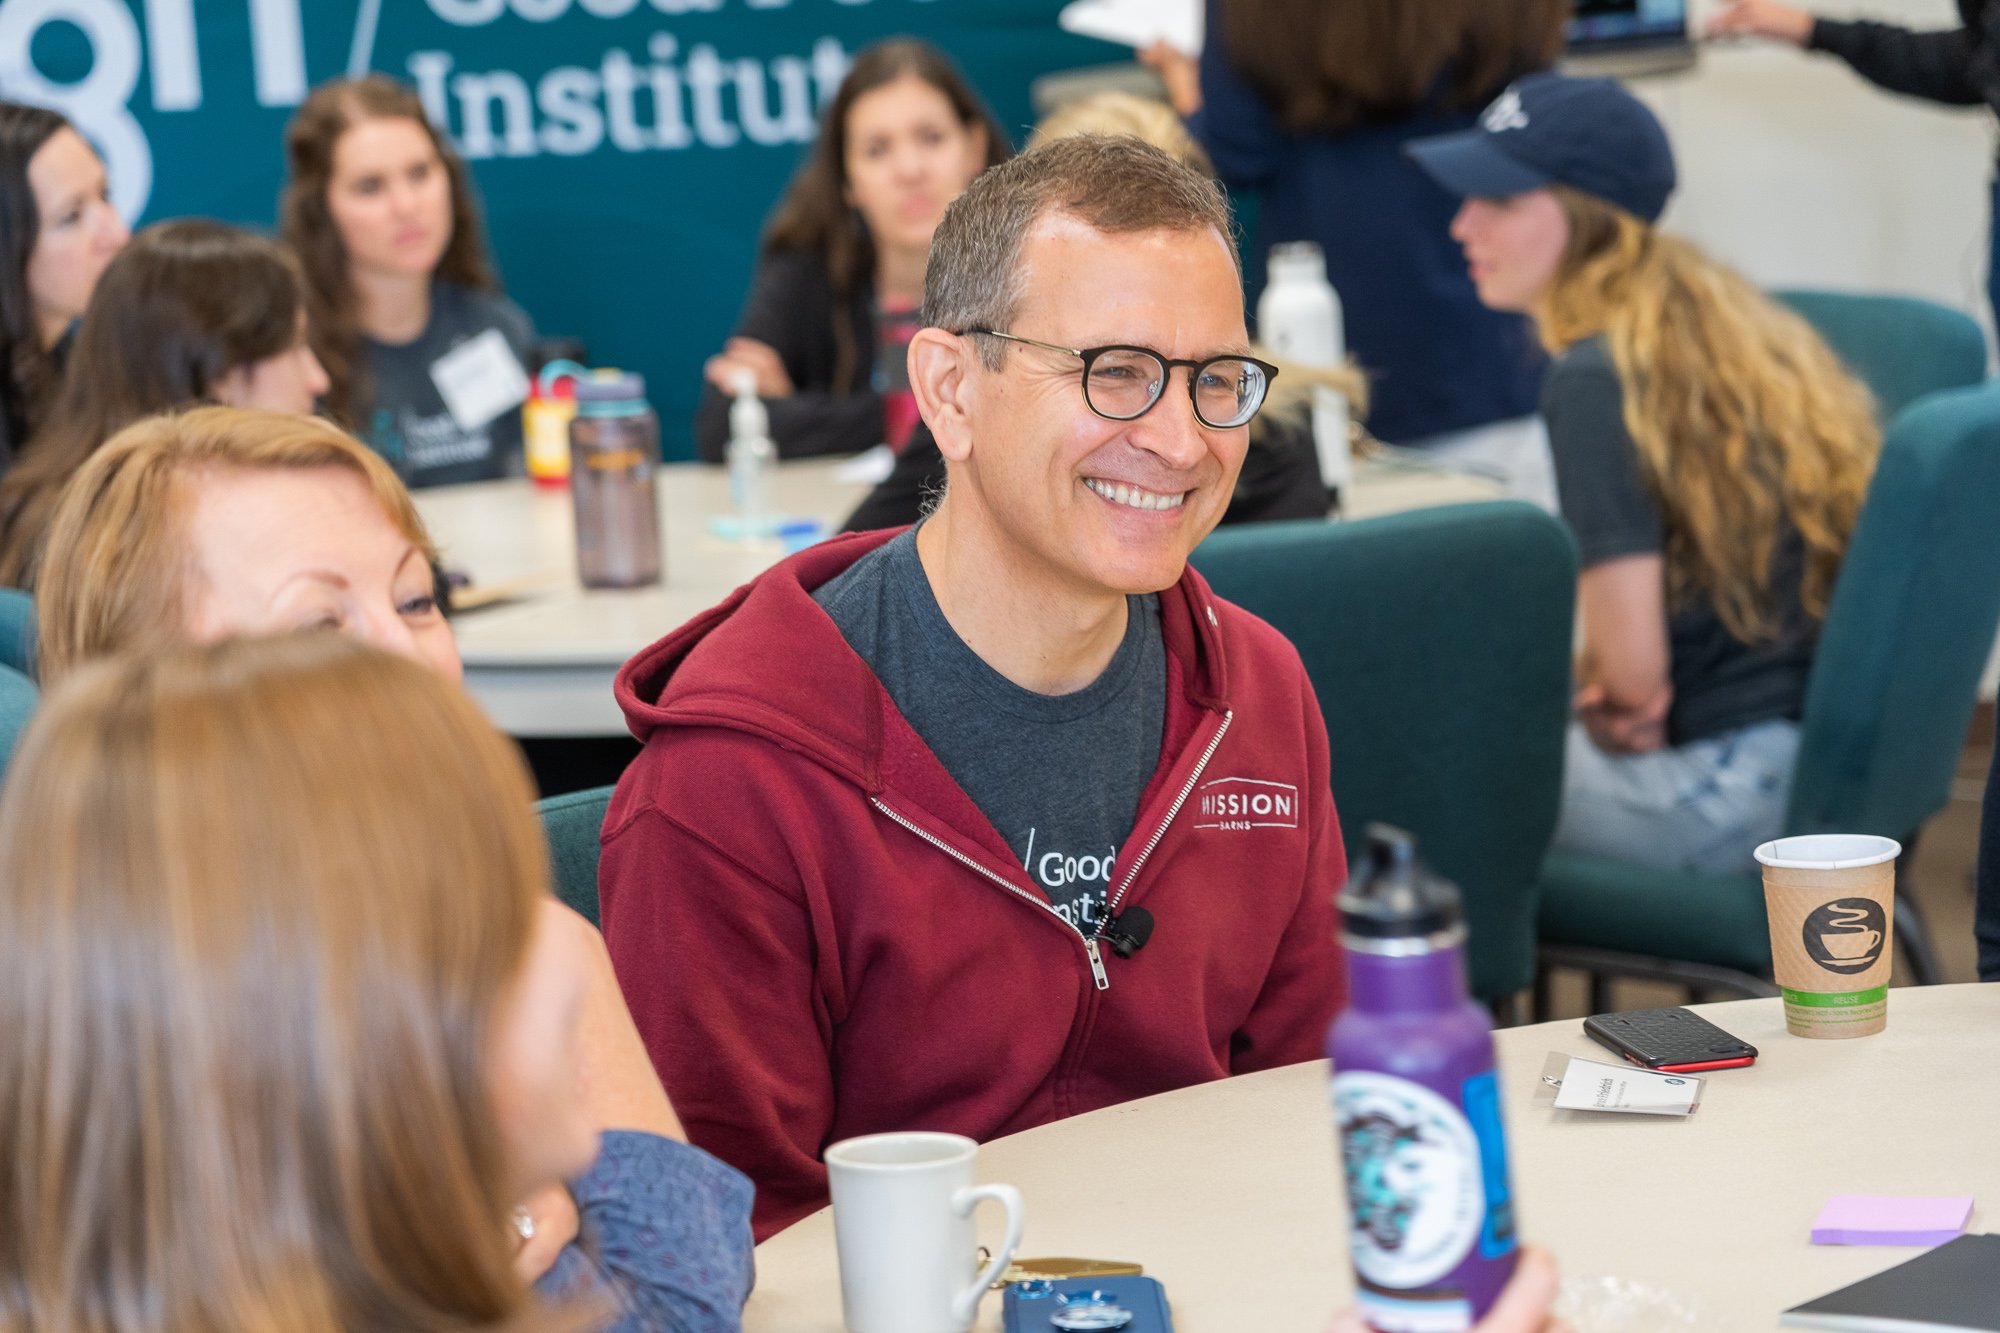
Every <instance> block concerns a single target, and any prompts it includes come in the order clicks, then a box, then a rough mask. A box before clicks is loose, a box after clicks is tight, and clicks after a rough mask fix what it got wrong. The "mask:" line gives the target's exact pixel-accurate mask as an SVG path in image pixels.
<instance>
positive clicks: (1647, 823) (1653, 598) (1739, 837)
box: [1411, 74, 1880, 874]
mask: <svg viewBox="0 0 2000 1333" xmlns="http://www.w3.org/2000/svg"><path fill="white" fill-rule="evenodd" d="M1411 151H1412V152H1413V153H1414V154H1415V155H1416V157H1417V160H1418V161H1420V162H1421V163H1423V165H1424V166H1425V168H1426V169H1427V170H1429V171H1430V172H1431V173H1432V174H1433V175H1434V176H1435V177H1436V178H1437V180H1438V181H1439V182H1440V183H1441V184H1442V185H1444V186H1445V187H1446V188H1447V189H1450V190H1451V191H1452V192H1453V193H1455V194H1458V195H1461V196H1463V198H1464V202H1463V204H1462V205H1461V207H1460V208H1459V211H1458V215H1457V217H1456V218H1455V219H1454V221H1453V223H1452V235H1453V236H1455V237H1456V238H1457V239H1458V241H1459V243H1460V244H1461V245H1462V246H1463V247H1464V251H1465V257H1466V261H1467V264H1468V266H1469V268H1470V271H1471V274H1472V281H1473V282H1474V283H1475V284H1476V285H1477V287H1478V290H1479V295H1480V298H1481V299H1482V300H1484V301H1485V302H1487V304H1489V305H1491V306H1493V307H1494V308H1495V309H1499V310H1511V311H1519V312H1521V313H1523V314H1525V315H1527V316H1529V317H1530V318H1531V319H1533V321H1534V324H1535V328H1536V329H1537V330H1538V331H1539V332H1540V334H1541V337H1542V342H1543V343H1544V345H1545V346H1547V348H1548V349H1549V353H1550V355H1551V356H1553V357H1554V358H1555V359H1554V361H1553V363H1552V364H1551V365H1550V367H1549V374H1548V379H1547V383H1546V385H1545V386H1544V388H1543V393H1542V412H1543V415H1544V416H1545V417H1546V418H1547V420H1548V424H1549V438H1550V442H1551V444H1552V445H1553V447H1554V455H1555V466H1556V480H1557V482H1558V483H1559V486H1560V489H1561V495H1562V515H1563V518H1564V519H1565V520H1566V521H1567V522H1568V523H1569V525H1570V527H1571V528H1572V529H1573V530H1574V531H1575V533H1576V537H1577V545H1578V547H1579V550H1580V554H1581V556H1582V562H1583V571H1582V573H1581V575H1580V576H1579V578H1578V587H1577V606H1578V618H1579V621H1580V624H1581V629H1582V639H1581V648H1580V652H1579V654H1578V657H1577V667H1576V676H1577V686H1578V688H1577V697H1576V722H1575V723H1574V724H1573V725H1572V727H1571V729H1570V739H1569V750H1568V759H1567V762H1566V765H1565V771H1564V775H1563V808H1562V817H1561V821H1560V823H1559V825H1558V826H1557V829H1556V837H1555V841H1556V845H1557V846H1559V847H1563V848H1566V849H1569V850H1573V851H1582V852H1590V853H1594V854H1598V855H1603V856H1610V857H1614V858H1617V859H1621V860H1627V861H1635V862H1639V863H1642V864H1648V865H1654V866H1660V867H1665V868H1671V869H1675V870H1686V871H1694V872H1698V873H1706V874H1721V873H1732V872H1738V871H1747V870H1749V869H1750V868H1751V860H1750V851H1751V849H1752V848H1753V847H1755V846H1756V845H1757V844H1758V843H1760V842H1762V841H1764V840H1765V839H1767V838H1773V837H1776V836H1777V834H1778V831H1779V829H1780V827H1781V825H1782V821H1783V819H1784V814H1785V803H1786V800H1787V798H1788V796H1789V794H1790V791H1791V782H1792V764H1793V760H1794V758H1795V757H1796V755H1797V753H1798V743H1799V727H1798V719H1799V716H1800V712H1801V708H1802V705H1803V704H1804V701H1805V691H1806V680H1807V677H1808V675H1809V673H1810V670H1811V666H1812V657H1813V650H1814V646H1815V644H1816V643H1817V640H1818V637H1819V627H1820V622H1821V621H1822V620H1823V619H1824V618H1825V616H1826V612H1827V607H1828V605H1829V604H1830V602H1831V601H1832V598H1833V587H1834V580H1835V578H1836V577H1837V576H1838V574H1839V572H1840V565H1841V560H1842V557H1843V556H1844V555H1845V554H1846V551H1847V542H1848V538H1849V536H1850V535H1851V534H1852V533H1853V530H1854V523H1855V519H1856V517H1857V516H1858V515H1859V514H1860V511H1861V502H1862V500H1863V498H1864V496H1865V495H1866V493H1867V489H1868V481H1869V477H1870V476H1871V474H1872V473H1873V471H1874V466H1875V455H1876V451H1877V449H1878V447H1879V445H1880V433H1879V431H1878V429H1877V427H1876V424H1875V414H1874V410H1873V406H1872V404H1871V403H1870V401H1869V397H1868V393H1867V390H1866V389H1864V388H1862V387H1861V385H1860V384H1859V383H1857V382H1856V381H1855V380H1854V378H1853V377H1852V376H1851V375H1849V374H1848V373H1847V372H1846V370H1845V369H1843V368H1842V366H1841V364H1840V362H1839V360H1838V359H1837V358H1836V357H1835V356H1834V354H1833V353H1832V351H1830V350H1829V349H1828V348H1827V346H1826V344H1825V343H1824V342H1822V341H1821V340H1820V338H1819V336H1818V335H1817V334H1815V333H1814V332H1813V330H1812V328H1811V327H1810V326H1809V325H1807V324H1806V322H1805V321H1804V320H1802V319H1800V318H1799V317H1798V316H1797V315H1796V314H1794V313H1792V312H1791V311H1789V310H1787V309H1785V308H1784V307H1783V306H1780V305H1779V304H1778V303H1776V302H1775V301H1773V300H1771V299H1770V298H1769V297H1767V296H1765V295H1764V294H1763V293H1762V292H1760V291H1758V290H1757V288H1756V287H1754V286H1752V285H1751V284H1750V283H1749V282H1748V281H1746V280H1745V279H1744V278H1742V277H1741V276H1740V275H1738V274H1736V273H1734V272H1731V271H1730V270H1729V269H1727V268H1725V267H1723V266H1722V265H1720V264H1718V263H1716V262H1715V261H1714V260H1712V259H1710V258H1709V257H1708V256H1706V255H1704V254H1703V253H1701V251H1700V250H1698V249H1696V248H1695V247H1694V246H1693V245H1690V244H1689V243H1688V242H1686V241H1684V240H1681V239H1679V238H1678V237H1674V236H1670V235H1668V234H1666V233H1664V232H1662V231H1660V230H1658V229H1657V228H1656V227H1655V226H1654V223H1655V221H1656V220H1657V219H1658V218H1659V215H1660V212H1661V210H1662V209H1664V208H1665V207H1666V202H1667V197H1668V195H1669V193H1670V192H1671V191H1672V189H1673V185H1674V179H1675V169H1674V162H1673V152H1672V149H1671V147H1670V145H1669V144H1668V142H1667V136H1666V132H1665V131H1664V130H1663V129H1662V128H1661V127H1660V124H1659V122H1658V120H1657V119H1655V118H1654V116H1653V114H1652V113H1651V112H1650V111H1648V110H1647V109H1646V108H1645V107H1644V105H1642V104H1641V103H1640V102H1638V101H1637V100H1636V99H1634V98H1633V97H1632V96H1631V94H1629V93H1627V92H1625V91H1624V90H1623V89H1621V88H1619V87H1618V86H1617V85H1616V84H1614V83H1611V82H1609V81H1606V80H1599V79H1571V78H1564V77H1561V76H1559V75H1554V74H1539V75H1535V76H1533V77H1531V78H1527V79H1523V80H1521V81H1520V82H1519V83H1517V84H1515V85H1514V86H1513V87H1511V88H1509V89H1508V90H1507V92H1506V93H1504V94H1503V95H1502V96H1501V98H1500V99H1499V100H1498V101H1497V102H1495V104H1494V106H1493V108H1492V110H1491V111H1490V112H1489V114H1488V115H1487V116H1486V117H1485V118H1484V119H1483V120H1482V122H1481V126H1480V127H1479V128H1477V129H1474V130H1469V131H1465V132H1462V133H1460V134H1457V135H1447V136H1442V137H1440V138H1437V139H1434V140H1430V141H1426V142H1420V143H1417V144H1415V145H1412V150H1411Z"/></svg>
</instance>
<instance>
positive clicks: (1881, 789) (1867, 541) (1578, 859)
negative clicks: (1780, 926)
mask: <svg viewBox="0 0 2000 1333" xmlns="http://www.w3.org/2000/svg"><path fill="white" fill-rule="evenodd" d="M1996 625H2000V381H1995V382H1993V383H1989V384H1985V385H1982V386H1980V387H1978V388H1974V389H1961V390H1957V391H1955V392H1951V393H1944V394H1938V395H1936V396H1934V397H1931V398H1929V399H1927V400H1926V401H1924V402H1922V403H1919V404H1917V405H1916V406H1914V407H1912V408H1910V409H1909V410H1908V411H1907V412H1905V413H1903V414H1902V415H1901V416H1899V417H1898V418H1897V419H1896V422H1895V424H1894V425H1893V426H1892V427H1891V428H1890V431H1889V435H1888V438H1887V440H1886V441H1885V442H1884V444H1883V447H1882V457H1881V461H1880V463H1878V464H1877V466H1876V470H1875V477H1874V481H1873V482H1872V484H1871V485H1870V487H1869V490H1868V500H1867V503H1866V505H1865V506H1864V507H1863V509H1862V512H1861V520H1860V522H1859V523H1858V524H1857V525H1856V527H1855V530H1854V537H1853V540H1852V542H1851V543H1850V544H1849V546H1848V550H1847V558H1846V561H1845V563H1844V564H1843V565H1842V567H1841V572H1840V581H1839V583H1838V584H1837V585H1836V586H1835V588H1834V594H1833V603H1832V605H1831V607H1829V608H1828V612H1827V618H1826V624H1825V626H1824V628H1823V630H1822V632H1821V635H1820V644H1819V651H1818V653H1817V655H1816V656H1815V657H1814V659H1813V668H1812V678H1811V680H1810V681H1809V683H1808V685H1807V688H1806V701H1805V716H1804V720H1803V723H1802V727H1801V737H1800V745H1799V757H1798V765H1797V768H1796V769H1795V771H1794V776H1793V784H1792V795H1791V805H1790V808H1789V811H1788V813H1787V815H1786V818H1785V827H1784V830H1783V831H1784V832H1785V833H1786V834H1788V835H1789V834H1799V833H1824V832H1836V831H1837V832H1842V833H1874V834H1879V835H1881V836H1884V837H1890V838H1895V839H1897V840H1899V841H1901V842H1902V843H1903V845H1904V848H1905V852H1906V861H1907V851H1908V848H1909V847H1910V845H1911V842H1912V840H1913V839H1914V838H1915V836H1916V834H1917V831H1918V830H1919V829H1920V828H1921V827H1922V826H1923V824H1924V821H1925V820H1927V819H1929V818H1930V817H1931V816H1932V815H1934V814H1936V813H1937V812H1938V811H1939V810H1940V809H1942V808H1943V807H1944V804H1945V802H1946V800H1947V799H1948V798H1949V794H1950V786H1951V780H1952V776H1953V774H1954V773H1955V772H1956V770H1957V766H1958V757H1959V752H1960V750H1961V749H1962V748H1963V747H1964V744H1965V736H1966V729H1967V726H1968V724H1969V723H1970V721H1971V717H1972V708H1973V702H1974V694H1975V693H1976V691H1977V689H1978V684H1979V673H1980V671H1981V669H1982V668H1983V667H1984V665H1985V662H1986V656H1987V653H1988V651H1989V650H1990V649H1991V648H1992V646H1993V637H1994V630H1995V627H1996ZM1749 850H1750V849H1749V848H1745V849H1744V852H1745V856H1746V858H1747V856H1748V853H1749ZM1541 898H1542V901H1541V929H1542V939H1543V941H1544V943H1543V949H1542V954H1543V959H1544V961H1545V962H1552V963H1557V964H1569V965H1573V966H1579V967H1582V968H1583V969H1584V970H1585V971H1587V972H1590V973H1592V975H1593V977H1595V978H1599V979H1601V978H1603V977H1605V976H1612V975H1625V976H1642V977H1651V978H1655V979H1664V980H1671V981H1678V982H1681V983H1683V984H1686V985H1689V986H1690V987H1692V988H1694V989H1696V990H1718V991H1729V992H1735V993H1746V994H1759V993H1761V994H1770V993H1771V987H1770V986H1769V984H1768V983H1767V982H1764V981H1763V980H1762V977H1764V976H1768V974H1769V972H1770V966H1771V953H1770V940H1769V937H1768V936H1767V934H1766V929H1765V921H1764V896H1763V889H1762V886H1761V883H1760V881H1759V879H1758V876H1757V875H1756V874H1755V873H1754V872H1753V871H1748V870H1747V871H1746V872H1745V873H1744V874H1742V875H1737V876H1719V877H1708V876H1694V875H1673V874H1661V873H1658V872H1655V871H1649V870H1643V869H1639V868H1636V867H1633V866H1628V865H1625V864H1622V863H1619V862H1614V861H1605V860H1601V859H1599V858H1595V857H1585V856H1574V855H1567V854H1561V853H1557V854H1552V855H1551V856H1550V857H1549V860H1548V864H1547V866H1546V867H1545V868H1544V871H1543V876H1542V895H1541ZM1896 907H1897V914H1896V933H1897V937H1898V938H1897V942H1898V943H1899V944H1900V945H1902V946H1904V956H1905V959H1906V961H1908V963H1909V964H1910V969H1911V972H1912V974H1913V975H1914V976H1915V977H1916V978H1917V979H1918V980H1920V981H1927V980H1933V979H1935V977H1936V962H1935V959H1934V958H1933V957H1931V956H1930V954H1929V937H1928V935H1927V934H1926V933H1925V932H1924V930H1923V927H1922V923H1921V921H1920V920H1918V919H1917V918H1916V916H1915V914H1914V910H1913V908H1912V907H1911V904H1910V900H1909V897H1908V895H1905V894H1899V895H1897V900H1896ZM1596 999H1597V1000H1598V1001H1601V1000H1602V999H1603V994H1602V989H1601V984H1600V986H1599V989H1598V991H1597V996H1596Z"/></svg>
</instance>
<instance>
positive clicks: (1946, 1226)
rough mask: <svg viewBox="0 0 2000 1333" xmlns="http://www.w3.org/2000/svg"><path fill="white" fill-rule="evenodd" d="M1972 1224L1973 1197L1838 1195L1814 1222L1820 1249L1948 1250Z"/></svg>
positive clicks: (1958, 1195)
mask: <svg viewBox="0 0 2000 1333" xmlns="http://www.w3.org/2000/svg"><path fill="white" fill-rule="evenodd" d="M1971 1220H1972V1196H1971V1195H1969V1194H1953V1195H1916V1194H1836V1195H1834V1196H1833V1197H1832V1198H1830V1199H1828V1200H1827V1201H1826V1207H1824V1208H1822V1209H1820V1210H1819V1216H1818V1217H1817V1218H1815V1219H1813V1230H1812V1239H1813V1244H1815V1245H1942V1244H1944V1243H1945V1242H1946V1241H1948V1240H1950V1239H1952V1238H1953V1237H1955V1236H1957V1235H1959V1234H1961V1233H1962V1232H1963V1231H1964V1230H1965V1224H1966V1223H1967V1222H1970V1221H1971Z"/></svg>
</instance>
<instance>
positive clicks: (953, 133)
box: [694, 38, 1012, 462]
mask: <svg viewBox="0 0 2000 1333" xmlns="http://www.w3.org/2000/svg"><path fill="white" fill-rule="evenodd" d="M1011 151H1012V149H1011V147H1010V145H1009V144H1008V142H1007V136H1006V133H1005V132H1004V131H1002V130H1001V128H1000V124H999V122H998V121H996V120H995V119H994V118H993V113H992V112H991V111H989V110H987V109H986V104H985V103H984V102H982V101H981V100H980V98H979V94H978V93H977V92H975V91H974V90H973V88H972V85H971V84H969V83H967V82H966V80H965V76H964V75H963V74H961V73H960V72H959V71H958V68H957V66H955V65H953V64H952V63H951V61H950V59H949V58H948V57H947V56H946V55H945V54H944V53H943V52H942V51H940V50H938V49H937V48H936V47H934V46H932V45H930V44H929V43H928V42H922V41H918V40H917V39H915V38H896V39H894V40H891V41H886V42H878V43H876V44H875V45H873V46H870V47H867V48H865V49H863V50H862V51H861V52H859V53H858V54H857V55H856V56H855V57H854V63H853V64H852V65H851V66H850V67H849V68H848V71H847V77H846V78H845V79H843V80H842V81H841V84H840V91H839V92H838V93H837V94H835V96H834V99H833V101H832V103H831V104H829V105H828V107H827V109H826V112H825V114H823V115H822V116H821V117H820V130H819V139H818V140H817V142H815V143H814V145H813V149H812V154H811V156H809V157H808V158H807V159H806V161H805V165H804V166H802V167H800V168H799V172H798V175H797V176H795V177H794V178H793V180H792V183H791V186H790V187H789V188H788V189H787V190H786V192H785V197H784V198H783V199H781V200H780V201H779V202H778V207H777V209H776V211H775V212H773V213H772V215H771V219H770V221H769V222H768V223H766V224H765V228H764V241H763V251H762V254H761V255H760V257H759V259H758V263H757V272H756V276H755V277H754V278H753V279H752V280H751V286H750V296H749V299H748V300H747V301H746V302H745V303H744V307H743V313H742V315H741V316H740V317H739V318H738V319H737V321H736V332H735V333H734V334H733V335H732V336H731V337H730V339H729V341H728V343H727V344H725V345H724V347H723V349H722V351H721V352H719V353H717V354H716V355H715V356H712V357H710V358H709V360H708V363H707V365H706V366H705V367H703V372H702V373H703V376H704V378H705V379H706V380H707V385H706V387H705V388H704V390H703V392H702V400H701V405H700V407H699V408H698V409H697V411H696V414H695V428H694V434H695V445H696V447H697V449H698V450H699V452H700V454H701V456H702V457H703V458H706V459H708V460H709V461H711V462H720V461H721V460H722V457H723V452H724V450H725V448H726V447H727V445H728V442H729V397H728V395H729V394H731V393H732V392H734V390H735V387H736V385H737V383H738V381H739V379H740V378H743V377H747V378H748V380H749V381H750V382H751V383H752V385H753V387H754V389H755V391H756V393H757V396H758V397H760V398H762V399H764V400H765V402H766V405H767V407H768V408H769V411H770V418H771V439H772V441H773V442H774V443H775V444H776V445H777V447H778V453H779V454H780V456H782V457H786V458H796V457H801V456H804V455H808V454H839V453H857V452H859V451H861V450H863V449H870V448H873V447H874V446H875V445H877V444H882V443H885V442H886V443H888V444H890V445H891V446H892V447H896V448H900V447H901V446H902V445H903V443H904V442H905V441H906V440H907V439H908V438H909V434H910V431H911V430H912V428H913V427H914V426H915V425H916V420H917V415H916V401H915V399H913V398H912V397H911V396H910V392H909V377H908V372H907V370H906V369H905V367H904V364H903V352H904V349H905V348H906V347H907V346H908V344H909V341H910V335H911V334H912V333H914V332H915V331H916V326H917V318H918V314H919V307H920V306H921V305H922V303H923V296H924V264H925V261H926V260H927V259H928V257H929V255H930V248H931V233H932V232H933V231H935V230H936V229H937V224H938V219H939V218H941V217H943V216H944V210H945V205H947V204H949V203H950V202H951V201H952V200H954V199H956V198H957V197H958V196H959V193H960V192H961V191H962V190H964V189H965V187H966V185H967V184H968V183H969V182H970V181H971V180H972V178H973V177H974V176H976V175H978V174H979V173H980V172H981V171H983V170H985V169H986V168H987V167H989V166H991V165H993V164H994V163H995V162H1000V161H1004V160H1005V159H1006V158H1007V157H1008V155H1009V154H1010V153H1011Z"/></svg>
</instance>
